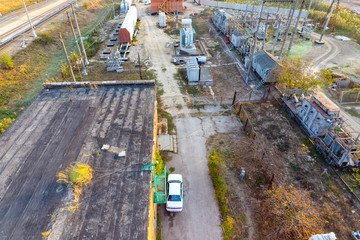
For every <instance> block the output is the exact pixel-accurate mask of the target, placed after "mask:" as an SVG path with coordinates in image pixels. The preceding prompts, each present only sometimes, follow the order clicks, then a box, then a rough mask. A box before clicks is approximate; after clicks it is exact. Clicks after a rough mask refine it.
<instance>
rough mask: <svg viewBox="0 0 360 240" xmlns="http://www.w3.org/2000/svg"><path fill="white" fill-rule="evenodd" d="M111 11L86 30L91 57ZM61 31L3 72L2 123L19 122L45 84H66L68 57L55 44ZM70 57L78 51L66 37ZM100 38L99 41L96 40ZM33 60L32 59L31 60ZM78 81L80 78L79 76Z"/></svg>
mask: <svg viewBox="0 0 360 240" xmlns="http://www.w3.org/2000/svg"><path fill="white" fill-rule="evenodd" d="M110 10H111V8H110V7H109V6H107V7H105V8H103V9H102V10H100V11H99V12H100V13H99V14H98V15H97V19H96V20H94V21H92V22H91V23H89V25H88V26H87V27H85V28H84V29H85V30H84V29H82V33H83V36H86V35H87V34H89V36H87V40H85V44H86V42H87V41H88V43H89V44H88V53H89V54H88V56H91V55H93V54H95V52H96V51H97V49H98V48H99V41H95V40H96V39H97V37H98V35H99V33H98V31H95V30H96V28H97V27H98V26H99V24H100V23H102V22H103V21H105V20H106V19H108V17H109V12H110ZM57 32H58V29H55V30H52V31H49V32H46V33H43V34H40V35H39V39H38V40H37V41H34V42H32V43H31V44H30V45H28V46H27V48H26V49H24V50H22V51H20V52H19V53H17V54H16V55H15V56H14V58H13V59H14V67H13V68H12V69H9V70H5V69H2V70H0V121H1V120H2V119H6V118H11V119H14V118H16V117H17V116H18V115H19V114H20V113H21V111H22V110H23V109H24V108H25V107H26V106H27V105H28V104H29V103H30V102H31V101H32V100H33V99H34V98H35V97H36V96H37V95H38V93H39V92H40V91H41V89H42V84H43V82H45V81H48V80H50V81H64V80H69V79H63V78H62V77H61V74H60V71H61V69H60V68H61V65H62V63H64V62H65V57H64V55H63V52H62V48H61V46H60V45H59V44H58V42H57V41H55V40H54V38H55V37H54V36H57ZM63 37H64V41H65V45H66V47H67V50H68V54H69V55H71V53H72V52H73V51H75V44H74V42H73V39H72V36H70V35H69V36H67V35H66V34H64V36H63ZM95 38H96V39H95ZM30 56H31V57H30ZM75 74H76V75H77V79H80V76H81V75H80V74H79V73H78V72H75Z"/></svg>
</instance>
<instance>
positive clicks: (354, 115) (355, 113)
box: [345, 108, 360, 118]
mask: <svg viewBox="0 0 360 240" xmlns="http://www.w3.org/2000/svg"><path fill="white" fill-rule="evenodd" d="M345 111H346V112H348V113H349V114H350V115H351V116H353V117H358V118H360V114H359V112H358V111H356V109H355V108H349V109H345Z"/></svg>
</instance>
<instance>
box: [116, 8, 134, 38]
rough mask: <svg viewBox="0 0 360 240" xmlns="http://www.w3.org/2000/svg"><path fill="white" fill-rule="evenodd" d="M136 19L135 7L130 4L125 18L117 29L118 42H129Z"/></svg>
mask: <svg viewBox="0 0 360 240" xmlns="http://www.w3.org/2000/svg"><path fill="white" fill-rule="evenodd" d="M136 21H137V10H136V7H134V6H132V7H130V8H129V11H128V12H127V13H126V16H125V19H124V21H123V23H122V25H121V28H120V30H119V42H120V43H130V42H131V41H132V37H133V35H134V31H135V26H136Z"/></svg>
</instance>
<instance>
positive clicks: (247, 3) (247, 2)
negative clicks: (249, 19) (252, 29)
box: [243, 0, 249, 27]
mask: <svg viewBox="0 0 360 240" xmlns="http://www.w3.org/2000/svg"><path fill="white" fill-rule="evenodd" d="M248 6H249V0H247V1H246V8H245V15H244V24H243V26H244V27H245V24H246V15H247V10H248Z"/></svg>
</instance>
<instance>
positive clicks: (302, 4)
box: [286, 0, 305, 56]
mask: <svg viewBox="0 0 360 240" xmlns="http://www.w3.org/2000/svg"><path fill="white" fill-rule="evenodd" d="M304 4H305V0H302V2H301V6H300V11H299V15H298V17H297V19H296V23H295V27H294V31H293V33H292V36H291V40H290V44H289V48H288V51H287V53H286V56H289V53H290V50H291V46H292V43H293V41H294V38H295V35H296V31H297V26H298V24H299V20H300V16H301V12H302V9H303V7H304Z"/></svg>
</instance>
